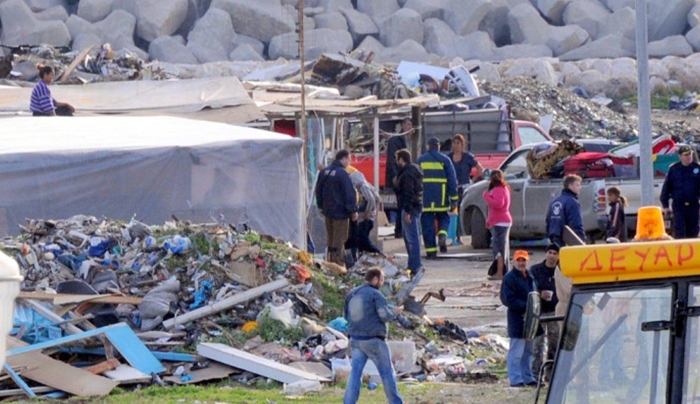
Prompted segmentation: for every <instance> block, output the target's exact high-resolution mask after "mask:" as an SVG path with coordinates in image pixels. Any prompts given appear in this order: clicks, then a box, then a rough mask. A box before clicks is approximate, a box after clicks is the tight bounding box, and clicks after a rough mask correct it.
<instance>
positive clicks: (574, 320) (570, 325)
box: [561, 304, 583, 351]
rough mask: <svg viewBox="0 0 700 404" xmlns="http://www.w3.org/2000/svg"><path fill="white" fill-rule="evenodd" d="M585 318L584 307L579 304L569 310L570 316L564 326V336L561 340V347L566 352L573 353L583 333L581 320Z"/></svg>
mask: <svg viewBox="0 0 700 404" xmlns="http://www.w3.org/2000/svg"><path fill="white" fill-rule="evenodd" d="M582 316H583V307H581V305H578V304H572V305H571V306H570V308H569V315H568V317H567V318H566V324H564V335H563V336H562V339H561V347H562V349H564V350H565V351H573V349H574V348H575V347H576V341H578V335H579V333H580V332H581V318H582Z"/></svg>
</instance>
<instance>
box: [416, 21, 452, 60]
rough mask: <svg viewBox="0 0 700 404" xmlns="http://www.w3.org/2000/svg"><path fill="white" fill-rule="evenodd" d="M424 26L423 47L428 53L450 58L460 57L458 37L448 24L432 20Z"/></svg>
mask: <svg viewBox="0 0 700 404" xmlns="http://www.w3.org/2000/svg"><path fill="white" fill-rule="evenodd" d="M423 25H424V29H423V46H424V47H425V50H426V51H427V52H429V53H434V54H436V55H440V56H445V57H449V58H452V57H455V56H458V52H457V47H456V42H457V41H458V38H457V35H455V32H454V31H453V30H452V28H450V26H449V25H447V23H446V22H444V21H442V20H438V19H437V18H430V19H428V20H426V21H425V23H423Z"/></svg>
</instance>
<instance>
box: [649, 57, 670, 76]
mask: <svg viewBox="0 0 700 404" xmlns="http://www.w3.org/2000/svg"><path fill="white" fill-rule="evenodd" d="M649 77H658V78H659V79H661V80H663V81H667V80H668V79H670V78H671V77H670V76H669V74H668V69H667V68H666V66H664V63H663V62H662V61H661V60H660V59H649Z"/></svg>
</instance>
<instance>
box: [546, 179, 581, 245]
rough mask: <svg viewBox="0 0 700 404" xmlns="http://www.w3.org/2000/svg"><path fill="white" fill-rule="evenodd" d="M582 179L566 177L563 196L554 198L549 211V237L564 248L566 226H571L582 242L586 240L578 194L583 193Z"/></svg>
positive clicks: (552, 241)
mask: <svg viewBox="0 0 700 404" xmlns="http://www.w3.org/2000/svg"><path fill="white" fill-rule="evenodd" d="M581 181H582V179H581V177H579V176H578V175H567V176H566V177H564V189H563V190H562V191H561V195H559V196H558V197H556V198H554V199H553V200H552V202H551V203H550V204H549V209H548V210H547V237H549V241H550V242H551V243H554V244H556V245H558V246H559V247H563V246H564V226H569V227H571V229H572V230H573V231H574V232H575V233H576V235H578V236H579V237H580V238H581V240H584V241H585V240H586V233H585V232H584V231H583V215H582V214H581V205H580V204H579V202H578V194H579V193H581Z"/></svg>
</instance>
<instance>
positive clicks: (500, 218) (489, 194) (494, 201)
mask: <svg viewBox="0 0 700 404" xmlns="http://www.w3.org/2000/svg"><path fill="white" fill-rule="evenodd" d="M483 195H484V199H485V200H486V203H487V204H488V205H489V217H488V218H486V227H493V226H494V225H495V224H497V223H510V224H513V217H512V216H511V215H510V190H509V189H508V188H506V187H502V186H498V187H495V188H494V189H492V190H490V191H484V194H483Z"/></svg>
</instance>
